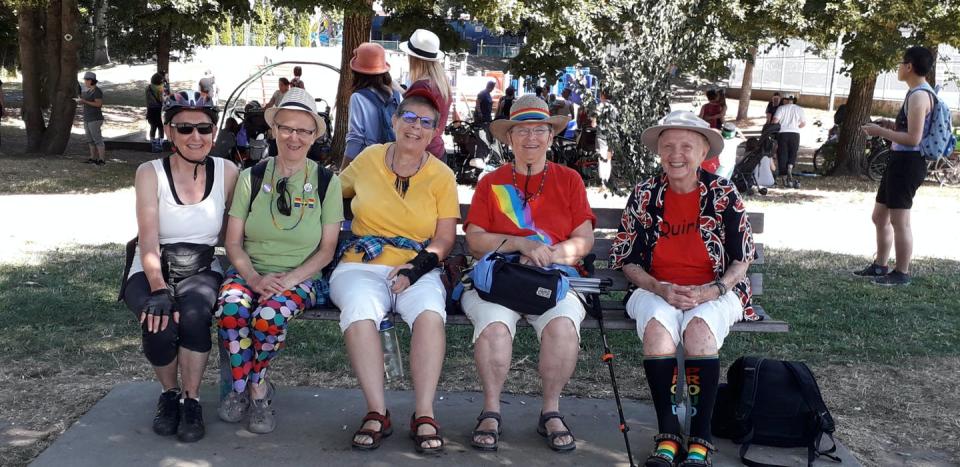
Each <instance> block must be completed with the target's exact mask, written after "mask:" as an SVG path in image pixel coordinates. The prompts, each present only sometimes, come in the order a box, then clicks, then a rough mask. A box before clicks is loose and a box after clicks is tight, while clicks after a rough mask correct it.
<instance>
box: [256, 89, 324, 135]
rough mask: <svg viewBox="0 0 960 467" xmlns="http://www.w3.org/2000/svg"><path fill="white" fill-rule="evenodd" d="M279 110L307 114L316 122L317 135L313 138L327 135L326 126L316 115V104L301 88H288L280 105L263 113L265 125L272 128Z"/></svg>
mask: <svg viewBox="0 0 960 467" xmlns="http://www.w3.org/2000/svg"><path fill="white" fill-rule="evenodd" d="M281 110H296V111H300V112H307V113H309V114H310V116H311V117H313V120H314V121H315V122H317V133H316V134H314V137H316V138H319V137H321V136H323V135H325V134H326V133H327V125H326V124H325V123H324V121H323V119H322V118H320V115H317V104H316V101H314V100H313V96H311V95H310V94H309V93H307V91H304V90H303V89H301V88H290V90H289V91H287V93H286V94H284V95H283V99H281V100H280V103H279V104H277V106H276V107H270V108H269V109H267V110H266V111H265V112H264V113H263V118H264V119H265V120H266V121H267V124H268V125H270V126H274V121H273V120H274V119H275V118H276V117H277V112H280V111H281Z"/></svg>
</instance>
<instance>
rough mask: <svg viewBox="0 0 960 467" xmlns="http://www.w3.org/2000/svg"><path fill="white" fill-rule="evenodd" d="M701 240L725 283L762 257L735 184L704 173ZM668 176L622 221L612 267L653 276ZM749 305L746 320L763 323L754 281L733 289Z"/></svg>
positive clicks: (639, 193) (649, 184)
mask: <svg viewBox="0 0 960 467" xmlns="http://www.w3.org/2000/svg"><path fill="white" fill-rule="evenodd" d="M699 178H700V183H699V190H700V236H701V238H703V243H704V245H706V247H707V254H708V255H709V256H710V260H711V261H712V262H713V271H714V274H715V275H716V277H717V278H718V279H719V278H720V277H721V276H723V274H724V272H725V271H726V270H727V267H729V266H730V264H732V263H733V262H734V261H744V262H746V261H752V260H753V258H754V257H755V256H756V250H755V248H754V245H753V231H752V230H751V229H750V221H749V219H747V215H746V208H745V207H744V205H743V199H742V198H741V197H740V194H739V193H737V190H736V188H735V187H734V185H733V183H732V182H730V181H729V180H727V179H725V178H720V177H718V176H716V175H713V174H711V173H709V172H706V171H703V170H700V171H699ZM667 186H668V182H667V177H666V175H662V174H661V175H658V176H655V177H651V178H649V179H647V180H645V181H643V182H641V183H640V184H639V185H637V187H636V188H635V189H634V190H633V194H631V195H630V199H629V200H628V201H627V206H626V208H624V210H623V216H622V217H621V219H620V228H619V230H618V232H617V236H616V238H614V241H613V246H611V248H610V267H611V268H614V269H621V268H623V265H624V264H630V263H633V264H636V265H638V266H640V267H642V268H643V269H644V270H645V271H650V265H651V262H652V260H653V249H654V247H655V246H656V245H657V240H658V239H659V238H660V227H661V224H662V223H663V213H664V204H663V200H664V195H665V194H666V191H667ZM733 292H734V293H736V294H737V296H738V297H739V298H740V303H741V304H742V305H743V319H744V320H747V321H758V320H761V319H763V317H762V316H760V315H758V314H757V313H755V312H754V310H753V305H752V303H751V291H750V280H749V279H748V278H744V279H743V280H741V281H740V282H738V283H737V285H736V286H735V287H734V288H733Z"/></svg>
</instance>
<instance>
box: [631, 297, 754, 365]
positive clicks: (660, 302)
mask: <svg viewBox="0 0 960 467" xmlns="http://www.w3.org/2000/svg"><path fill="white" fill-rule="evenodd" d="M627 314H628V315H630V317H631V318H633V319H635V320H637V334H638V335H639V336H640V339H643V331H644V329H646V327H647V323H648V322H649V321H650V320H651V319H656V320H657V321H658V322H659V323H660V324H661V325H663V327H664V328H665V329H666V330H667V332H669V333H670V336H671V337H673V345H678V344H680V336H682V335H683V332H684V331H686V330H687V326H688V325H689V324H690V321H692V320H693V319H694V318H700V319H702V320H703V322H705V323H707V327H708V328H710V331H711V332H712V333H713V337H714V339H716V341H717V349H718V350H719V349H720V347H721V346H723V340H724V339H725V338H726V337H727V334H729V333H730V328H731V327H733V325H734V323H736V322H737V321H740V320H742V319H743V306H742V305H740V299H739V298H738V297H737V294H735V293H733V291H729V292H727V293H726V294H725V295H724V296H722V297H720V298H718V299H716V300H711V301H709V302H706V303H701V304H700V305H699V306H697V307H695V308H693V309H691V310H687V311H680V310H679V309H677V308H674V307H673V306H672V305H670V304H669V303H667V302H666V300H664V299H663V298H662V297H660V296H659V295H657V294H655V293H653V292H649V291H647V290H643V289H637V290H635V291H634V292H633V294H631V295H630V299H629V300H627Z"/></svg>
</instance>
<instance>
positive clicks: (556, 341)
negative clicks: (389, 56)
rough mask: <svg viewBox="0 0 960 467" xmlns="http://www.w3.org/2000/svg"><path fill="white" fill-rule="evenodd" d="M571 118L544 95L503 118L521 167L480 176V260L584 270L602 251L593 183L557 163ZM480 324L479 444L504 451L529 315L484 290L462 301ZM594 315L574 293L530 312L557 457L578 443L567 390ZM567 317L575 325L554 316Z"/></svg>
mask: <svg viewBox="0 0 960 467" xmlns="http://www.w3.org/2000/svg"><path fill="white" fill-rule="evenodd" d="M569 120H570V118H569V117H567V116H554V117H551V116H550V112H549V110H548V108H547V104H546V102H544V101H543V100H541V99H539V98H537V97H536V96H534V95H526V96H522V97H520V98H518V99H517V100H515V101H514V102H513V105H512V106H511V107H510V118H509V119H501V120H495V121H494V122H493V123H491V124H490V131H491V133H493V135H494V136H495V137H496V138H497V139H498V140H500V141H502V142H504V143H506V144H509V145H510V147H511V148H513V152H514V155H515V156H516V162H515V163H513V164H509V165H504V166H502V167H500V168H499V169H497V170H495V171H494V172H492V173H490V174H488V175H487V176H485V177H483V178H482V179H480V182H479V183H478V184H477V189H476V191H475V192H474V195H473V202H472V203H471V206H470V213H469V214H468V215H467V221H466V222H465V223H464V228H465V229H466V237H467V245H468V246H469V248H470V252H471V253H472V254H473V255H474V256H475V257H478V258H479V257H481V256H483V255H484V254H486V253H488V252H491V251H493V250H496V249H498V248H499V251H502V252H519V253H520V254H521V255H522V256H521V258H522V261H523V262H525V263H527V264H534V265H537V266H540V267H547V266H551V265H553V264H561V265H568V266H575V265H577V264H578V263H579V262H580V260H581V259H582V258H583V257H584V256H585V255H586V254H587V253H589V252H590V249H591V248H592V247H593V224H594V223H595V221H596V217H594V215H593V212H592V211H591V210H590V205H589V203H588V202H587V192H586V188H585V187H584V185H583V180H581V179H580V176H579V175H578V174H577V173H576V172H574V171H573V170H571V169H569V168H567V167H564V166H561V165H557V164H554V163H552V162H547V149H548V148H549V147H550V143H551V141H553V137H554V135H556V134H557V133H558V132H561V131H564V130H565V129H566V125H567V122H568V121H569ZM461 305H462V306H463V311H464V313H465V314H466V315H467V317H468V318H470V321H471V322H472V323H473V326H474V331H473V341H474V357H475V359H476V362H477V372H478V373H479V375H480V381H481V383H482V385H483V396H484V403H483V412H481V414H480V416H479V417H477V418H478V422H479V423H477V427H476V428H475V429H474V432H473V440H472V441H471V444H472V445H473V446H474V447H475V448H477V449H480V450H483V451H496V450H497V442H498V439H499V434H500V431H501V429H500V392H501V390H502V389H503V383H504V382H505V381H506V379H507V372H508V371H509V370H510V357H511V353H512V350H513V337H514V336H515V334H516V324H517V321H519V320H520V318H521V317H522V316H523V315H525V313H524V310H511V309H509V308H506V307H504V306H501V305H498V304H496V303H492V302H487V301H485V300H483V299H481V298H480V297H479V295H478V294H477V292H476V291H475V290H467V291H466V292H464V294H463V297H462V298H461ZM585 316H586V311H585V310H584V308H583V305H582V304H581V303H580V301H579V299H578V298H577V297H576V296H575V295H574V292H571V293H568V294H567V296H566V297H565V298H564V299H563V300H561V301H560V302H559V303H557V306H555V307H554V308H551V309H550V310H548V311H547V312H546V313H544V314H542V315H526V319H527V321H528V322H529V323H530V325H531V326H532V327H533V329H534V330H535V331H536V333H537V337H538V338H539V339H540V378H541V380H542V383H543V407H542V409H541V415H540V420H539V423H538V425H537V431H538V432H539V433H540V434H541V435H543V436H544V437H545V438H546V439H547V445H548V446H549V447H550V448H551V449H553V450H555V451H571V450H573V449H575V448H576V441H575V440H574V437H573V434H572V433H570V429H569V428H568V427H567V426H566V424H564V422H563V417H562V416H561V415H560V392H561V391H562V390H563V387H564V386H565V385H566V384H567V381H568V380H569V379H570V376H571V375H572V374H573V370H574V368H575V367H576V364H577V355H578V354H579V352H580V344H579V342H580V322H581V321H583V318H584V317H585ZM554 318H567V319H554Z"/></svg>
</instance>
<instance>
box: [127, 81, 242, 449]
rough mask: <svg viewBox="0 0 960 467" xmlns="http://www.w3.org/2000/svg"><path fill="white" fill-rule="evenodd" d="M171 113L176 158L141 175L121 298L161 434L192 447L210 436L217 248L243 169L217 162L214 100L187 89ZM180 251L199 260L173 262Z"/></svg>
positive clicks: (173, 100) (144, 167)
mask: <svg viewBox="0 0 960 467" xmlns="http://www.w3.org/2000/svg"><path fill="white" fill-rule="evenodd" d="M163 112H164V115H163V120H164V122H165V130H166V132H167V139H168V140H170V141H171V142H172V143H173V150H174V153H173V154H172V155H170V156H167V157H164V158H162V159H157V160H153V161H150V162H146V163H144V164H141V165H140V167H139V168H138V169H137V175H136V183H135V190H136V196H137V228H138V234H137V237H138V242H137V243H138V248H137V249H136V251H135V253H134V255H133V256H132V257H131V258H129V260H128V261H129V262H128V267H129V273H128V274H127V275H126V277H127V279H126V281H125V283H124V285H123V287H122V289H121V292H120V294H121V297H122V298H123V300H124V301H125V302H126V304H127V306H128V307H129V308H130V310H131V311H133V313H134V316H135V317H136V319H138V320H139V322H140V326H141V328H142V330H143V334H142V338H143V353H144V355H146V357H147V360H148V361H149V362H150V364H151V365H153V370H154V373H156V375H157V379H158V380H159V381H160V384H161V385H162V386H163V392H162V393H161V395H160V400H159V401H158V402H157V411H156V416H155V417H154V419H153V431H154V432H156V433H157V434H159V435H162V436H169V435H173V434H176V435H177V437H178V438H179V439H180V441H184V442H191V441H197V440H199V439H200V438H202V437H203V435H204V432H205V430H204V425H203V412H202V410H201V407H200V402H199V400H198V398H197V397H198V394H199V393H198V390H199V387H200V380H201V378H202V376H203V370H204V367H205V366H206V363H207V354H208V353H209V352H210V348H211V346H212V345H211V341H210V324H211V321H212V316H213V308H214V305H215V304H216V300H217V288H218V287H219V285H220V281H221V280H223V273H222V271H221V269H220V264H219V262H218V261H217V260H216V258H215V257H214V247H215V246H216V244H217V242H218V241H219V239H220V235H221V231H222V227H223V219H224V213H225V212H226V209H227V206H228V205H229V204H230V198H231V195H232V194H233V187H234V184H235V183H236V181H237V168H236V167H235V166H233V165H232V164H225V163H224V161H223V159H219V158H213V157H208V154H209V153H210V150H211V148H212V147H213V138H214V136H216V126H215V125H214V123H213V122H215V121H216V119H217V109H216V107H214V106H213V104H212V103H211V102H209V101H206V100H204V99H203V98H201V97H200V95H199V93H192V92H187V91H181V92H178V93H176V94H173V95H171V96H170V97H169V98H168V99H167V100H166V102H165V103H164V107H163ZM178 251H179V252H184V251H186V252H192V253H193V254H194V255H193V258H194V259H192V260H186V261H173V262H175V263H178V264H176V265H175V266H174V265H172V264H171V261H172V260H171V258H173V259H178V258H176V257H177V256H179V255H178V254H177V252H178ZM178 377H179V382H178Z"/></svg>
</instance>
